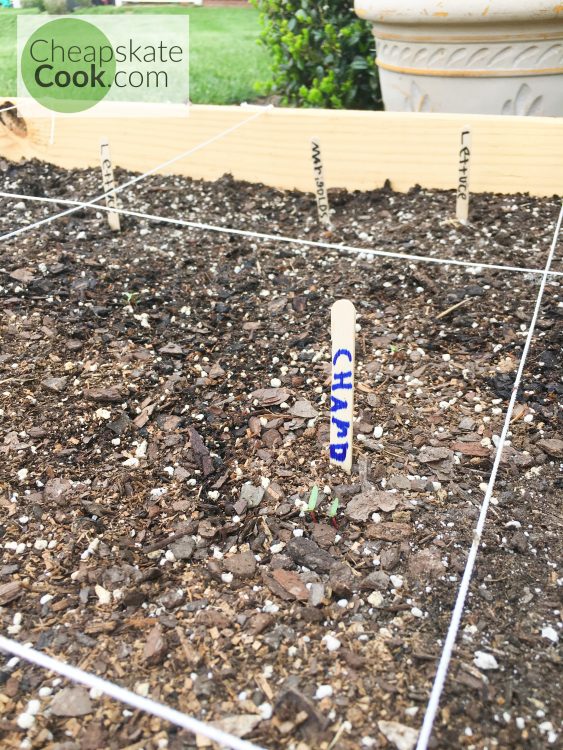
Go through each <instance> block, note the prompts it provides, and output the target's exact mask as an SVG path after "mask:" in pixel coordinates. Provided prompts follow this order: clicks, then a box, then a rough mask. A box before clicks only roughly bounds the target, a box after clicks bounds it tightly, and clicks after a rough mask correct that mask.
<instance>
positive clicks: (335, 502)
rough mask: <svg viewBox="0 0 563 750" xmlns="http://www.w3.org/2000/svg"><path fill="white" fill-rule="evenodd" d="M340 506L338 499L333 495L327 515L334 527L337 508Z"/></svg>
mask: <svg viewBox="0 0 563 750" xmlns="http://www.w3.org/2000/svg"><path fill="white" fill-rule="evenodd" d="M339 507H340V500H339V499H338V498H337V497H335V498H334V500H333V501H332V502H331V504H330V508H329V509H328V517H329V518H330V521H331V523H332V525H333V526H334V528H337V527H336V514H337V513H338V508H339Z"/></svg>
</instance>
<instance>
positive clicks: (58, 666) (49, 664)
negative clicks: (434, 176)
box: [0, 107, 563, 750]
mask: <svg viewBox="0 0 563 750" xmlns="http://www.w3.org/2000/svg"><path fill="white" fill-rule="evenodd" d="M10 109H15V107H11V108H10ZM267 109H268V108H266V109H264V110H262V111H260V112H258V113H256V114H255V115H253V116H251V117H249V118H247V119H246V120H244V121H243V122H241V123H238V124H237V125H235V126H233V127H231V128H229V129H227V130H225V131H223V132H222V133H219V134H218V135H216V136H214V137H212V138H211V139H209V140H207V141H205V142H204V143H202V144H199V145H198V146H196V147H194V148H192V149H189V150H188V151H186V152H183V153H182V154H180V155H178V156H176V157H174V158H172V159H170V160H168V161H167V162H164V163H163V164H160V165H158V166H157V167H154V168H153V169H152V170H149V171H148V172H146V173H144V174H142V175H139V176H138V177H136V178H133V179H132V180H129V181H128V182H126V183H124V184H122V185H120V186H118V187H116V188H115V189H114V192H116V193H117V192H121V191H122V190H124V189H126V188H127V187H130V186H131V185H133V184H135V183H137V182H139V181H140V180H142V179H144V178H145V177H148V176H149V175H151V174H154V173H155V172H156V171H158V170H160V169H164V168H165V167H167V166H169V165H171V164H173V163H175V162H177V161H179V160H180V159H182V158H185V157H186V156H188V155H190V154H192V153H194V152H195V151H197V150H199V149H200V148H203V147H205V146H207V145H210V144H211V143H213V142H215V141H216V140H219V139H220V138H222V137H224V136H225V135H227V134H229V133H231V132H233V131H234V130H236V129H237V128H239V127H241V126H242V125H244V124H246V123H247V122H250V121H251V120H253V119H255V118H256V117H258V116H260V115H261V114H263V112H264V111H267ZM4 111H6V110H4ZM0 195H2V196H4V197H11V198H18V199H23V200H43V201H45V202H50V203H61V204H70V205H72V206H73V207H72V208H70V209H68V210H66V211H63V212H61V213H59V214H55V215H52V216H50V217H47V218H45V219H42V220H40V221H37V222H33V223H31V224H28V225H26V226H25V227H21V228H20V229H18V230H15V231H13V232H10V233H7V234H5V235H1V236H0V240H2V239H8V238H9V237H13V236H15V235H17V234H20V233H22V232H25V231H28V230H31V229H33V228H35V227H37V226H41V225H43V224H46V223H49V222H51V221H54V220H55V219H57V218H60V217H62V216H66V215H68V214H70V213H73V212H75V211H77V210H79V209H81V208H82V209H83V208H97V209H101V210H108V209H107V207H105V206H100V205H96V204H97V203H98V202H99V201H101V200H103V199H104V198H105V197H106V193H103V194H101V195H100V196H97V197H96V198H94V199H92V200H91V201H88V202H80V201H68V200H62V199H55V198H37V197H35V196H33V197H32V196H26V195H19V194H14V193H0ZM112 210H114V211H116V210H117V211H118V212H119V213H122V214H126V215H131V216H136V217H139V218H146V219H148V220H151V221H160V222H165V223H171V224H176V225H180V226H187V227H191V228H195V229H201V230H208V231H215V232H222V233H226V234H236V235H241V236H247V237H253V238H256V239H263V240H268V241H278V242H286V243H294V244H301V245H304V246H309V247H319V248H325V249H332V250H339V251H344V252H352V253H361V254H367V255H375V256H381V257H388V258H395V259H397V258H400V259H406V260H415V261H426V262H430V263H440V264H444V265H458V266H466V267H467V266H469V267H480V268H489V269H495V270H508V271H513V272H522V273H534V274H541V276H542V278H541V283H540V288H539V292H538V296H537V299H536V304H535V308H534V313H533V316H532V320H531V323H530V327H529V329H528V333H527V336H526V341H525V344H524V348H523V352H522V357H521V359H520V364H519V367H518V371H517V374H516V379H515V382H514V386H513V389H512V394H511V398H510V402H509V405H508V409H507V412H506V417H505V421H504V425H503V429H502V432H501V436H500V439H499V442H498V445H497V451H496V454H495V460H494V463H493V468H492V471H491V476H490V478H489V482H488V485H487V490H486V492H485V496H484V498H483V503H482V505H481V509H480V514H479V519H478V522H477V526H476V528H475V531H474V535H473V542H472V545H471V548H470V551H469V554H468V557H467V562H466V566H465V570H464V574H463V577H462V581H461V584H460V588H459V590H458V594H457V598H456V602H455V606H454V610H453V612H452V617H451V621H450V625H449V628H448V632H447V635H446V640H445V643H444V648H443V651H442V654H441V657H440V661H439V664H438V669H437V672H436V676H435V680H434V684H433V686H432V691H431V694H430V698H429V702H428V705H427V709H426V712H425V716H424V721H423V724H422V727H421V730H420V734H419V738H418V743H417V748H416V750H427V748H428V742H429V740H430V737H431V734H432V729H433V727H434V722H435V718H436V714H437V711H438V707H439V702H440V697H441V694H442V691H443V687H444V683H445V679H446V676H447V672H448V668H449V664H450V661H451V657H452V653H453V648H454V645H455V641H456V637H457V633H458V631H459V626H460V623H461V618H462V615H463V610H464V605H465V601H466V598H467V593H468V590H469V584H470V581H471V578H472V574H473V569H474V566H475V561H476V558H477V554H478V551H479V547H480V542H481V538H482V533H483V529H484V525H485V521H486V518H487V513H488V509H489V505H490V500H491V497H492V493H493V489H494V485H495V481H496V476H497V472H498V468H499V466H500V460H501V457H502V450H503V448H504V445H505V443H506V438H507V435H508V432H509V429H510V422H511V418H512V414H513V411H514V406H515V404H516V398H517V394H518V389H519V385H520V381H521V378H522V374H523V371H524V366H525V364H526V360H527V357H528V353H529V350H530V346H531V342H532V338H533V334H534V330H535V326H536V323H537V319H538V315H539V312H540V308H541V303H542V299H543V294H544V291H545V287H546V284H547V280H548V278H549V277H550V276H561V275H563V274H562V273H561V272H557V271H551V264H552V261H553V258H554V255H555V249H556V246H557V241H558V237H559V234H560V230H561V223H562V221H563V206H562V208H561V211H560V214H559V218H558V221H557V225H556V228H555V233H554V237H553V242H552V244H551V248H550V252H549V255H548V259H547V262H546V265H545V268H544V269H543V271H542V270H541V269H530V268H523V267H519V266H506V265H497V264H484V263H474V262H470V261H460V260H453V259H450V260H444V259H439V258H432V257H430V256H419V255H413V254H403V253H392V252H389V251H384V250H373V249H371V248H357V247H352V246H347V245H342V244H340V245H337V244H333V243H327V242H319V241H313V240H300V239H296V238H292V237H286V236H283V235H270V234H266V233H262V232H251V231H247V230H239V229H231V228H228V227H219V226H215V225H211V224H202V223H200V222H190V221H184V220H181V219H172V218H167V217H161V216H155V215H151V214H146V213H142V212H138V211H130V210H126V209H115V208H113V209H112ZM0 648H1V649H3V650H5V651H8V652H9V653H12V654H14V655H16V656H19V657H21V658H23V659H26V660H27V661H30V662H32V663H34V664H37V665H38V666H42V667H44V668H46V669H49V670H52V671H55V672H57V673H59V674H62V675H64V676H66V677H68V678H69V679H71V680H73V681H75V682H79V683H81V684H85V685H87V686H89V687H94V688H96V689H98V690H99V691H100V692H102V693H104V694H106V695H108V696H110V697H113V698H115V699H116V700H119V701H121V702H123V703H126V704H128V705H131V706H132V707H134V708H138V709H139V710H142V711H146V712H147V713H151V714H153V715H155V716H158V717H160V718H163V719H165V720H167V721H170V722H171V723H173V724H176V725H177V726H181V727H183V728H185V729H188V730H189V731H192V732H194V733H198V734H202V735H203V736H206V737H208V738H209V739H212V740H214V741H217V742H220V743H223V744H225V745H226V746H227V747H229V748H232V749H233V750H264V749H263V748H259V747H258V746H256V745H253V744H252V743H249V742H246V741H244V740H241V739H239V738H237V737H235V736H233V735H229V734H227V733H225V732H222V731H221V730H218V729H216V728H215V727H211V726H210V725H207V724H204V723H203V722H199V721H198V720H197V719H194V718H192V717H189V716H186V715H185V714H182V713H181V712H179V711H176V710H175V709H171V708H170V707H168V706H165V705H163V704H159V703H156V702H155V701H152V700H150V699H148V698H143V697H142V696H138V695H136V694H135V693H131V692H130V691H128V690H125V689H124V688H121V687H119V686H118V685H115V684H113V683H111V682H108V681H106V680H103V679H102V678H99V677H96V676H95V675H92V674H90V673H87V672H83V671H82V670H80V669H77V668H76V667H73V666H71V665H68V664H65V663H64V662H61V661H59V660H56V659H53V658H51V657H49V656H47V655H45V654H43V653H41V652H39V651H35V650H34V649H31V648H29V647H27V646H22V645H21V644H18V643H17V642H15V641H11V640H9V639H7V638H5V637H4V636H1V635H0Z"/></svg>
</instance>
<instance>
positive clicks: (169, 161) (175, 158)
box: [0, 105, 272, 240]
mask: <svg viewBox="0 0 563 750" xmlns="http://www.w3.org/2000/svg"><path fill="white" fill-rule="evenodd" d="M270 109H272V107H271V105H268V106H267V107H262V108H261V109H260V111H259V112H255V113H254V114H253V115H251V116H250V117H247V118H245V119H244V120H242V121H241V122H238V123H236V125H231V127H229V128H226V129H225V130H223V131H221V132H220V133H217V134H216V135H214V136H212V137H211V138H208V139H207V140H205V141H203V142H202V143H199V144H198V145H197V146H193V147H192V148H189V149H187V151H182V153H181V154H177V155H176V156H173V157H172V158H171V159H167V160H166V161H164V162H162V163H161V164H157V166H156V167H153V168H152V169H149V170H148V172H144V173H143V174H140V175H137V176H136V177H133V178H131V179H130V180H128V181H127V182H124V183H123V184H122V185H118V186H116V187H114V188H112V189H111V191H109V192H108V193H106V192H103V193H100V195H97V196H96V197H95V198H92V200H89V201H86V202H85V203H84V204H81V206H73V207H72V208H67V210H66V211H61V212H60V213H58V214H53V215H52V216H47V217H46V218H44V219H40V220H39V221H35V222H33V223H31V224H26V225H25V226H23V227H20V228H19V229H14V230H12V231H11V232H7V233H6V234H2V235H0V240H7V239H10V237H16V236H17V235H19V234H23V232H29V231H31V230H32V229H36V228H37V227H40V226H43V225H44V224H49V223H50V222H52V221H55V220H56V219H60V218H62V217H63V216H68V215H69V214H72V213H74V212H75V211H78V210H79V208H81V207H82V208H86V207H90V206H96V204H97V203H99V201H101V200H104V198H107V196H108V195H113V194H114V193H121V192H122V191H123V190H126V189H127V188H129V187H131V186H132V185H136V184H137V183H138V182H141V180H144V179H145V178H146V177H150V175H152V174H154V173H155V172H159V171H160V170H163V169H166V168H167V167H169V166H171V165H172V164H175V163H176V162H178V161H181V160H182V159H185V158H186V157H187V156H191V155H192V154H195V153H196V152H197V151H201V149H203V148H206V147H207V146H210V145H211V144H212V143H216V142H217V141H219V140H221V138H225V136H227V135H230V134H231V133H234V131H235V130H238V129H239V128H242V127H243V126H244V125H247V124H248V123H249V122H252V121H253V120H256V119H257V118H258V117H262V115H263V114H264V113H265V112H269V111H270ZM100 208H101V206H100Z"/></svg>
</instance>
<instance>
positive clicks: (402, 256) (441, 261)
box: [0, 191, 563, 276]
mask: <svg viewBox="0 0 563 750" xmlns="http://www.w3.org/2000/svg"><path fill="white" fill-rule="evenodd" d="M108 195H109V193H108ZM0 197H4V198H16V199H18V200H28V201H38V202H44V203H59V204H62V205H70V206H76V208H74V209H72V210H74V211H77V210H78V209H80V208H86V209H92V208H95V209H96V210H98V209H99V210H102V211H108V212H113V213H119V214H123V215H125V216H134V217H136V218H139V219H147V220H148V221H154V222H160V223H164V224H174V225H176V226H181V227H189V228H191V229H199V230H201V231H209V232H218V233H220V234H232V235H238V236H241V237H250V238H252V239H257V240H265V241H268V242H283V243H287V244H292V245H303V246H304V247H316V248H322V249H325V250H337V251H339V252H346V253H357V254H360V255H371V256H378V257H383V258H391V259H396V260H408V261H418V262H421V263H434V264H438V265H446V266H449V265H453V266H462V267H465V268H487V269H489V270H495V271H511V272H513V273H532V274H543V273H544V271H543V269H541V268H527V267H526V266H508V265H503V264H497V263H478V262H476V261H470V260H458V259H455V258H433V257H432V256H430V255H415V254H412V253H395V252H392V251H390V250H376V249H374V248H367V247H354V246H353V245H345V244H336V243H334V242H322V241H318V240H304V239H298V238H297V237H288V236H286V235H282V234H268V233H266V232H255V231H251V230H247V229H234V228H231V227H222V226H218V225H216V224H205V223H202V222H198V221H188V220H186V219H174V218H171V217H168V216H158V215H156V214H149V213H145V212H143V211H134V210H132V209H128V208H118V207H113V206H112V207H108V206H103V205H92V202H91V201H90V202H83V201H75V200H70V199H66V198H48V197H45V196H35V195H23V194H20V193H8V192H3V191H0ZM59 215H61V216H62V215H63V214H59ZM28 226H29V225H28ZM8 236H9V235H4V236H3V237H2V236H0V240H1V239H3V238H4V237H8ZM549 275H550V276H563V271H549Z"/></svg>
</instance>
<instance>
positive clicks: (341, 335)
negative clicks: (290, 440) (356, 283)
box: [330, 299, 356, 474]
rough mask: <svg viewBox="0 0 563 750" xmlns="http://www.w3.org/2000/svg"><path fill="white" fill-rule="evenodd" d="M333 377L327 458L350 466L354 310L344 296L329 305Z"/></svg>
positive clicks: (354, 358) (352, 410) (354, 345)
mask: <svg viewBox="0 0 563 750" xmlns="http://www.w3.org/2000/svg"><path fill="white" fill-rule="evenodd" d="M331 335H332V378H331V386H330V460H331V463H333V464H336V465H337V466H339V467H340V468H341V469H343V470H344V471H345V472H346V473H347V474H350V472H351V470H352V433H353V419H354V369H355V365H356V310H355V308H354V305H353V304H352V303H351V302H350V300H347V299H341V300H338V302H335V303H334V304H333V306H332V308H331Z"/></svg>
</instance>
